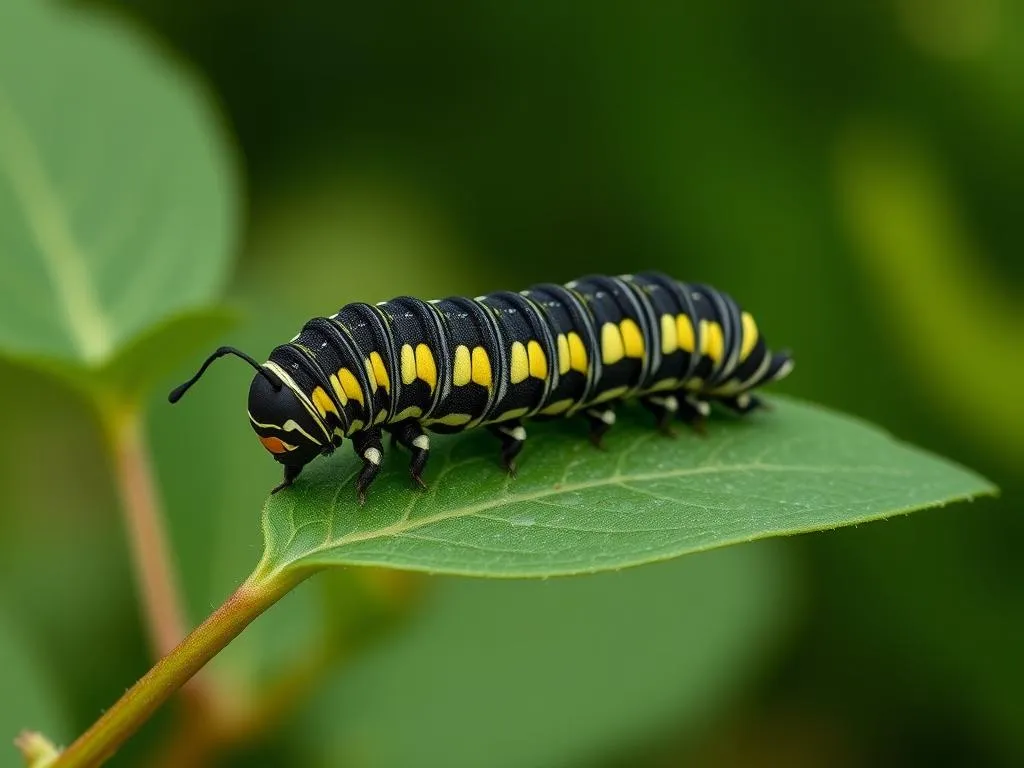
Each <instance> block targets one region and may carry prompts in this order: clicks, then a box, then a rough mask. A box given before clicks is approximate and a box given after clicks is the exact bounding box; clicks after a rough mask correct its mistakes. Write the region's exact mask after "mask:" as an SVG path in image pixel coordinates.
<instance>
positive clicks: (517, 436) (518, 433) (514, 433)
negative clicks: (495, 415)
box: [498, 427, 526, 442]
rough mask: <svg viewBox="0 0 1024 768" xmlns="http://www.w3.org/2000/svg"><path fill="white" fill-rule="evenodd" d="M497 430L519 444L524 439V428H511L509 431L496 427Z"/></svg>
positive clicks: (505, 428)
mask: <svg viewBox="0 0 1024 768" xmlns="http://www.w3.org/2000/svg"><path fill="white" fill-rule="evenodd" d="M498 429H499V430H500V431H502V432H504V433H505V434H506V435H508V436H509V437H511V438H512V439H513V440H518V441H519V442H522V441H523V440H525V439H526V429H525V428H524V427H512V428H511V429H509V428H508V427H498Z"/></svg>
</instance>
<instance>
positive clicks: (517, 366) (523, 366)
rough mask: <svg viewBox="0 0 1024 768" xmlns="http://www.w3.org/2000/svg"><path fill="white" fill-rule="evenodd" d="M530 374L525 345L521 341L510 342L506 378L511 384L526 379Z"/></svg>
mask: <svg viewBox="0 0 1024 768" xmlns="http://www.w3.org/2000/svg"><path fill="white" fill-rule="evenodd" d="M529 375H530V359H529V358H528V357H527V355H526V347H524V346H523V343H522V342H521V341H514V342H512V352H511V355H510V359H509V371H508V380H509V381H511V382H512V383H513V384H518V383H519V382H521V381H526V378H527V377H528V376H529Z"/></svg>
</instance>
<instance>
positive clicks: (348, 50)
mask: <svg viewBox="0 0 1024 768" xmlns="http://www.w3.org/2000/svg"><path fill="white" fill-rule="evenodd" d="M77 5H79V6H82V7H85V8H103V9H105V10H107V11H110V12H112V13H114V15H115V16H118V17H122V18H124V19H126V20H128V21H129V22H130V24H131V26H133V27H136V28H138V29H141V30H142V31H143V32H144V33H145V34H146V35H147V36H149V37H151V38H152V39H154V40H155V41H157V43H158V45H159V46H160V47H161V48H162V49H163V50H164V52H165V53H167V54H169V55H171V56H173V57H174V58H176V59H178V60H180V61H181V62H183V63H184V64H185V65H186V66H187V67H189V68H191V69H192V70H193V71H194V72H195V73H196V74H197V75H198V77H199V78H200V79H201V80H202V81H204V83H205V85H206V87H207V88H208V90H209V92H210V94H211V95H212V97H213V98H214V99H215V100H216V101H217V102H218V103H219V104H220V107H221V109H222V114H223V118H224V123H225V130H226V131H227V132H228V133H229V134H230V135H231V136H232V137H233V140H234V142H235V145H236V147H237V157H236V162H237V165H238V166H239V169H240V171H241V173H242V175H243V177H244V189H245V194H246V199H247V203H246V208H247V212H246V219H245V225H244V236H243V240H242V242H241V244H240V247H239V250H238V257H237V262H236V265H235V269H234V273H233V277H232V281H231V286H230V292H229V298H230V300H231V303H232V304H233V305H234V306H235V307H237V308H239V310H240V311H241V313H242V314H241V317H242V320H241V322H240V323H239V325H238V326H237V327H236V328H235V330H234V331H232V332H231V333H230V334H229V336H228V337H227V338H226V339H225V341H229V343H236V344H237V345H238V346H240V347H242V348H243V349H246V350H248V351H249V352H250V353H251V354H253V355H255V356H256V357H260V356H261V355H265V354H266V353H268V352H269V350H270V349H271V348H272V347H273V346H274V345H276V344H277V343H280V342H282V341H285V340H287V339H289V338H290V337H291V336H292V335H293V334H294V333H295V332H296V331H297V330H298V328H299V327H300V325H301V323H302V322H303V321H304V320H305V319H306V318H307V317H309V316H312V315H315V314H329V313H331V312H333V311H334V310H335V309H336V308H337V307H338V306H340V305H341V304H343V303H345V302H348V301H353V300H366V301H379V300H383V299H386V298H389V297H391V296H394V295H400V294H405V293H409V294H413V295H420V296H424V297H432V296H441V295H447V294H454V293H464V294H468V295H477V294H479V293H482V292H485V291H488V290H495V289H500V288H517V289H518V288H522V287H525V286H527V285H529V284H530V283H532V282H540V281H565V280H569V279H571V278H573V277H576V276H579V275H581V274H585V273H588V272H612V273H618V272H631V271H637V270H641V269H644V268H656V269H661V270H664V271H667V272H670V273H672V274H674V275H676V276H678V277H680V278H682V279H686V280H692V281H707V282H710V283H712V284H714V285H716V286H718V287H721V288H723V289H725V290H727V291H728V292H730V293H731V294H733V295H734V296H735V297H736V298H738V299H739V300H740V301H741V302H742V303H744V304H745V306H747V307H749V308H750V309H751V310H752V311H753V312H754V313H755V315H756V316H757V317H758V318H759V324H760V325H761V327H762V329H763V330H764V331H765V333H766V335H767V336H768V338H769V339H770V341H771V342H772V343H773V344H774V345H776V346H779V347H788V348H790V349H792V350H793V351H794V354H795V356H796V359H797V362H798V365H797V369H796V372H795V374H794V376H793V377H792V378H791V379H790V380H788V381H787V382H786V383H785V385H784V387H783V389H784V391H785V392H787V393H790V394H794V395H798V396H801V397H805V398H808V399H812V400H815V401H817V402H820V403H824V404H826V405H829V406H832V407H835V408H838V409H842V410H844V411H848V412H850V413H853V414H856V415H858V416H861V417H863V418H865V419H868V420H871V421H874V422H877V423H879V424H881V425H883V426H885V427H886V428H887V429H889V430H891V431H892V432H894V433H895V434H896V435H898V436H899V437H901V438H903V439H906V440H908V441H911V442H914V443H916V444H919V445H921V446H924V447H927V448H929V449H931V450H934V451H936V452H938V453H941V454H944V455H947V456H950V457H952V458H954V459H956V460H958V461H960V462H962V463H964V464H966V465H968V466H970V467H972V468H974V469H976V470H978V471H979V472H981V473H983V474H985V475H986V476H988V477H989V478H990V479H992V480H993V481H994V482H995V483H996V484H998V485H999V486H1000V487H1001V488H1002V491H1003V493H1002V497H1001V498H1000V499H998V500H985V501H982V502H978V503H975V504H972V505H956V506H952V507H949V508H943V509H939V510H933V511H929V512H926V513H921V514H919V515H914V516H911V517H908V518H900V519H894V520H891V521H888V522H885V523H878V524H874V525H869V526H864V527H861V528H856V529H848V530H844V531H838V532H834V533H828V534H820V535H812V536H803V537H799V538H795V539H788V540H785V541H779V542H767V543H762V544H757V545H750V546H745V547H738V548H733V549H730V550H723V551H721V552H712V553H708V554H704V555H699V556H696V557H691V558H685V559H684V560H682V561H679V562H676V563H668V564H663V565H656V566H649V567H645V568H641V569H637V570H635V571H627V572H622V573H613V574H604V575H601V576H594V577H585V578H579V579H572V580H554V581H545V582H531V583H515V582H511V583H496V584H491V583H487V582H481V581H472V580H458V579H450V578H438V577H435V578H430V577H405V576H400V575H388V574H382V573H376V572H367V573H357V572H354V571H353V572H348V573H345V574H341V575H333V576H323V577H322V578H321V577H318V578H317V579H316V580H314V581H313V582H310V583H308V584H306V585H304V586H303V587H302V588H301V589H300V590H299V591H297V592H296V593H295V594H294V595H291V596H289V597H288V598H287V599H286V600H285V601H284V602H283V603H282V604H281V605H279V606H276V607H275V608H274V609H273V610H272V611H271V612H270V613H269V614H268V615H267V616H266V617H264V618H263V619H261V620H260V621H259V622H258V623H257V624H256V625H255V626H254V627H253V628H252V630H251V631H250V632H248V633H247V634H246V635H244V636H243V637H242V638H241V639H240V640H239V641H238V643H237V644H236V645H233V646H232V647H231V648H229V650H228V651H227V652H226V653H225V654H224V655H223V657H222V658H219V659H218V660H217V661H216V663H215V665H214V666H215V670H214V672H215V674H216V675H217V676H218V677H219V679H221V680H222V681H224V685H225V686H226V688H227V689H228V690H230V691H231V692H232V702H231V704H230V706H231V707H233V708H234V709H235V710H237V712H239V713H240V714H239V717H240V718H243V719H244V718H245V717H246V716H248V715H249V714H250V713H249V709H250V708H251V705H252V702H253V701H255V700H257V699H258V698H259V692H260V691H265V690H270V691H272V692H273V695H272V697H271V698H272V699H273V700H275V701H278V704H279V706H278V707H277V709H275V708H274V707H271V710H272V711H271V712H270V713H269V714H268V715H266V717H265V719H264V720H261V721H259V722H261V723H262V726H261V727H260V728H259V729H258V730H259V733H258V734H250V735H247V736H245V738H242V739H237V740H235V742H234V743H230V744H226V745H224V746H223V748H222V749H220V750H218V751H217V753H216V758H215V760H214V764H217V765H225V766H229V765H260V766H264V765H265V766H286V765H316V766H328V765H331V766H333V765H339V766H435V765H436V766H463V765H465V766H478V765H488V766H496V765H498V766H506V765H507V766H524V767H525V768H533V767H534V766H537V767H538V768H542V767H546V766H576V765H586V766H598V767H603V766H608V767H609V768H612V767H617V766H627V765H628V766H651V767H654V766H674V765H689V766H705V765H707V766H776V765H786V766H818V765H829V766H866V765H880V764H884V765H965V764H971V765H991V766H1012V765H1022V764H1024V697H1022V695H1021V691H1022V690H1024V664H1022V662H1021V649H1022V648H1024V569H1022V567H1021V565H1020V542H1021V540H1022V538H1021V534H1022V533H1024V523H1022V518H1021V514H1020V513H1021V511H1022V507H1024V478H1022V475H1021V472H1020V467H1021V462H1022V460H1024V400H1022V399H1021V397H1020V382H1021V381H1022V380H1024V379H1022V377H1024V301H1022V299H1024V261H1022V259H1021V254H1022V253H1024V237H1022V235H1021V229H1020V205H1021V200H1024V142H1022V141H1021V140H1020V137H1021V136H1024V46H1021V45H1020V43H1019V40H1020V38H1021V35H1022V34H1024V3H1019V2H1010V1H1009V0H876V1H873V2H853V1H850V2H836V3H819V2H809V1H808V0H788V1H787V2H783V3H773V4H768V3H761V2H758V1H757V0H739V1H738V2H734V3H728V4H726V3H717V2H712V1H711V0H700V1H698V2H686V3H671V2H651V3H631V4H623V3H616V2H609V1H608V0H592V1H591V2H587V3H583V2H558V1H551V0H549V1H548V2H536V1H532V0H531V1H530V2H519V3H497V2H486V1H484V0H477V1H476V2H451V3H444V4H422V3H379V4H372V3H346V2H341V3H309V2H305V3H303V2H299V3H293V4H290V5H287V6H285V5H283V4H279V3H263V2H253V3H248V4H241V3H232V2H228V0H208V1H207V2H172V0H133V2H127V1H124V2H117V1H116V0H106V1H105V2H99V0H96V1H93V2H80V3H77ZM191 368H192V364H191V363H190V364H189V365H187V366H184V367H183V368H182V369H181V371H180V372H179V373H180V375H181V377H182V378H184V377H185V376H187V375H188V374H189V373H190V371H191ZM0 374H2V375H0V382H2V383H0V401H2V402H3V403H4V406H3V414H4V417H3V418H4V421H5V430H6V435H5V440H4V446H3V449H2V450H0V484H2V485H0V487H2V489H3V491H2V499H3V505H2V509H0V533H2V535H0V585H2V586H0V610H2V611H3V614H4V620H3V622H2V624H0V626H3V627H5V628H9V631H8V630H7V629H5V631H4V632H3V633H0V660H2V659H4V658H5V656H6V657H9V658H11V659H17V661H16V662H8V663H5V664H4V666H5V668H12V667H17V669H18V670H20V672H19V674H20V675H23V677H24V679H23V680H22V679H20V677H19V679H16V680H10V681H9V682H8V683H7V685H9V687H10V690H9V691H6V692H5V694H4V699H8V700H10V702H8V703H5V704H4V707H3V708H4V709H12V708H13V712H14V713H15V715H14V716H16V718H19V719H20V720H23V721H24V722H18V725H24V726H35V725H38V724H39V723H40V720H45V721H46V722H50V723H54V725H52V726H51V727H52V728H53V729H55V731H56V732H54V733H53V734H52V735H53V736H54V737H55V738H57V739H58V740H61V741H64V742H65V743H66V742H67V741H69V740H70V739H71V738H73V737H74V736H75V735H76V734H77V733H79V732H81V731H82V730H83V729H84V728H86V727H87V726H88V725H89V724H90V723H91V722H92V721H93V720H94V719H95V717H96V716H97V714H98V713H99V712H100V710H101V709H102V708H104V707H107V706H109V705H110V704H111V703H112V702H113V701H114V700H115V699H116V697H117V696H118V695H120V693H122V692H123V690H124V688H125V687H126V686H127V685H129V684H130V683H131V682H132V681H134V680H135V679H136V678H137V677H138V676H139V675H140V674H141V673H142V672H143V671H144V670H145V669H146V668H147V667H148V663H149V662H148V658H147V649H146V644H145V640H144V636H143V632H142V630H141V625H140V615H139V609H138V606H137V603H136V599H135V594H134V591H133V587H132V577H131V570H130V566H129V560H128V555H127V552H126V548H125V540H124V535H123V531H122V526H121V522H120V519H119V515H118V511H117V501H116V498H115V494H114V490H113V485H112V483H111V481H110V480H109V475H110V472H109V470H110V467H109V466H108V463H107V460H106V459H105V457H104V455H103V452H102V451H101V449H100V438H99V432H98V427H97V426H96V423H95V421H94V420H93V418H92V416H91V415H90V413H89V411H88V410H87V409H86V408H85V406H84V405H83V404H82V403H81V402H79V401H78V399H77V398H76V397H75V396H73V395H71V394H69V392H68V391H67V390H65V389H63V388H61V387H60V386H58V385H57V384H56V383H53V382H51V381H49V380H47V379H44V378H43V377H42V376H40V375H38V374H34V373H29V372H26V371H24V370H22V369H20V368H15V367H14V366H11V365H7V364H4V366H3V367H2V368H0ZM248 380H249V374H247V373H246V372H245V371H244V370H242V369H241V367H240V366H239V367H232V366H230V365H224V366H223V367H222V368H220V369H219V370H215V371H213V372H212V373H211V375H210V376H209V377H208V380H206V381H204V385H205V386H203V387H201V388H197V389H196V390H195V393H194V395H190V398H191V402H188V403H187V405H186V404H184V403H183V404H182V406H179V407H178V408H176V409H174V411H173V412H172V410H171V409H170V407H169V406H168V405H167V404H166V400H165V399H164V395H163V393H157V394H155V395H154V398H153V403H152V407H151V411H150V413H151V419H150V423H151V426H152V430H153V434H152V440H153V444H154V451H155V462H156V467H157V471H158V474H159V478H160V483H161V486H162V489H163V491H164V494H165V498H166V506H167V513H168V517H169V520H170V527H171V534H172V539H173V544H174V549H175V553H176V557H177V560H178V564H179V567H180V570H181V573H182V580H183V582H184V587H185V591H186V594H187V595H188V600H189V610H190V614H191V616H190V618H191V620H192V621H193V622H197V621H199V620H201V619H202V618H203V617H204V616H206V615H207V614H208V613H209V612H210V611H211V610H212V609H213V608H214V607H215V606H216V605H218V604H219V603H220V602H221V601H222V600H223V599H224V598H225V597H226V596H227V595H228V594H229V593H230V592H231V590H232V589H233V587H234V586H235V585H236V584H237V582H238V581H239V580H240V579H241V578H243V577H244V576H245V575H246V574H247V573H248V572H249V570H250V569H251V568H252V566H253V565H254V564H255V562H256V561H257V560H258V558H259V552H260V542H261V539H260V527H259V509H260V505H261V503H262V500H263V497H264V493H265V491H266V489H267V488H268V487H270V486H271V485H272V484H273V483H274V482H276V480H277V467H276V466H275V465H274V464H273V462H269V461H268V460H267V458H266V456H265V454H264V452H263V451H262V450H261V449H260V448H259V447H258V446H257V445H256V444H255V441H253V440H252V438H251V437H250V435H249V429H248V427H247V426H246V424H245V416H244V410H243V409H244V397H245V392H246V388H247V385H248ZM165 383H166V385H167V387H168V388H169V387H170V386H171V385H173V384H174V383H176V381H175V380H174V379H171V380H168V381H167V382H165ZM54 473H57V474H59V475H60V476H61V478H62V481H61V482H53V481H52V480H50V479H49V478H51V477H52V476H53V475H54ZM310 659H314V660H315V661H316V665H315V666H314V670H315V672H314V674H313V675H312V677H313V678H314V679H315V681H314V682H310V683H308V684H304V685H302V686H300V688H301V690H300V692H299V693H298V694H295V693H294V692H291V693H290V692H289V686H288V684H287V681H288V680H290V679H292V678H293V677H294V669H295V668H296V665H298V666H299V667H300V668H301V667H302V665H303V663H304V662H308V661H309V660H310ZM27 660H30V661H27ZM289 670H292V671H289ZM282 681H284V683H282ZM7 685H5V687H7ZM30 690H31V691H32V694H31V695H29V694H28V693H26V691H30ZM14 692H18V693H17V695H18V696H19V697H23V698H19V699H15V698H13V696H14ZM278 692H279V696H278ZM275 697H276V698H275ZM11 702H13V704H12V703H11ZM43 712H45V713H46V714H45V715H44V714H41V713H43ZM10 719H11V716H8V715H4V717H3V721H4V722H5V723H6V722H8V721H9V720H10ZM177 727H178V725H177V723H176V720H175V713H174V710H173V707H172V708H169V709H168V710H167V711H165V712H163V713H161V714H160V716H158V718H157V719H156V720H155V721H153V722H152V723H151V724H150V725H149V726H147V728H146V729H145V730H144V731H143V732H142V733H141V734H140V735H139V736H138V737H137V738H136V739H135V740H133V741H132V742H131V743H130V744H129V745H128V747H126V748H125V750H124V751H123V752H122V753H121V754H120V755H119V757H118V758H117V759H115V761H114V762H113V764H114V765H160V764H161V763H160V762H159V761H158V760H157V759H156V758H155V756H156V755H158V754H161V753H163V754H165V755H166V754H172V755H173V754H174V753H173V750H172V749H169V748H168V747H167V744H168V741H169V740H173V739H174V734H175V733H177V730H176V729H177ZM11 735H13V734H11ZM239 742H241V743H239ZM8 762H10V764H12V765H13V764H16V762H15V761H14V752H13V750H10V751H9V752H8V753H7V754H5V755H4V756H3V757H2V758H0V764H7V763H8ZM179 764H181V763H179Z"/></svg>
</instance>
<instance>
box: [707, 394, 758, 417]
mask: <svg viewBox="0 0 1024 768" xmlns="http://www.w3.org/2000/svg"><path fill="white" fill-rule="evenodd" d="M718 402H720V403H721V404H722V405H724V406H725V407H726V408H728V409H729V410H730V411H733V412H734V413H737V414H739V415H740V416H746V415H747V414H748V413H751V412H752V411H756V410H758V409H761V408H765V409H767V408H768V404H767V403H766V402H765V401H764V400H762V399H761V398H759V397H757V396H756V395H748V394H747V393H743V394H739V395H735V396H734V397H721V398H718Z"/></svg>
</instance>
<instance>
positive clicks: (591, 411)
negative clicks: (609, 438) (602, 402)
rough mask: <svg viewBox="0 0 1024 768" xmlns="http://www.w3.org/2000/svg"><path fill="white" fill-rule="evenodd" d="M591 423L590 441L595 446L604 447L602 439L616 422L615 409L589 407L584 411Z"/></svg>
mask: <svg viewBox="0 0 1024 768" xmlns="http://www.w3.org/2000/svg"><path fill="white" fill-rule="evenodd" d="M583 415H584V416H586V417H587V422H588V423H589V424H590V442H592V443H593V444H594V447H595V448H603V447H604V446H602V445H601V441H602V440H603V439H604V436H605V434H607V432H608V430H609V429H611V428H612V425H613V424H614V423H615V411H613V410H612V409H611V408H607V407H606V408H588V409H587V410H585V411H584V412H583Z"/></svg>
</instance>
